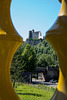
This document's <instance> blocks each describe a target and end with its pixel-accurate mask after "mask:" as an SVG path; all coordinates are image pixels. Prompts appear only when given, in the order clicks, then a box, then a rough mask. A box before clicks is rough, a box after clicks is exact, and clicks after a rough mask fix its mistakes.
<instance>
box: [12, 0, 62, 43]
mask: <svg viewBox="0 0 67 100" xmlns="http://www.w3.org/2000/svg"><path fill="white" fill-rule="evenodd" d="M60 7H61V4H60V3H59V1H58V0H12V3H11V18H12V22H13V25H14V27H15V29H16V30H17V32H18V33H19V34H20V35H21V36H22V37H23V40H24V41H25V40H26V38H28V33H29V31H30V30H32V29H34V30H35V31H41V33H42V36H45V33H46V31H47V30H48V29H49V28H50V27H51V26H52V24H53V23H54V22H55V20H56V18H57V16H58V14H59V11H60Z"/></svg>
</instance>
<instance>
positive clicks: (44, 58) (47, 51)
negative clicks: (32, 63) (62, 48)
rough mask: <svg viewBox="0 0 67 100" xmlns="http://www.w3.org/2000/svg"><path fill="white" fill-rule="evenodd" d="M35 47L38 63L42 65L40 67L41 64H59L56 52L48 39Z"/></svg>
mask: <svg viewBox="0 0 67 100" xmlns="http://www.w3.org/2000/svg"><path fill="white" fill-rule="evenodd" d="M34 48H35V51H36V55H37V59H38V62H37V65H40V66H39V67H41V65H42V67H46V66H47V65H48V66H57V65H58V64H59V63H58V59H57V56H56V53H55V51H54V49H53V48H52V47H51V45H50V44H49V43H48V42H47V40H43V41H42V42H41V43H39V44H38V45H37V46H34Z"/></svg>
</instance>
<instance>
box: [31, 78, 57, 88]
mask: <svg viewBox="0 0 67 100" xmlns="http://www.w3.org/2000/svg"><path fill="white" fill-rule="evenodd" d="M32 84H35V85H37V84H44V85H47V86H52V87H55V88H56V87H57V84H58V83H50V82H43V81H41V80H37V79H32Z"/></svg>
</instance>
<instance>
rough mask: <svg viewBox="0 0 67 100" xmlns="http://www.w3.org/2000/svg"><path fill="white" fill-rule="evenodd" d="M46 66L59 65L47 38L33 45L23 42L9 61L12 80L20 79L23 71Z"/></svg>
mask: <svg viewBox="0 0 67 100" xmlns="http://www.w3.org/2000/svg"><path fill="white" fill-rule="evenodd" d="M34 41H35V40H34ZM33 43H34V42H33ZM46 66H51V67H55V66H59V63H58V59H57V56H56V53H55V51H54V50H53V48H52V47H51V45H50V44H49V43H48V42H47V40H43V41H42V42H40V43H39V44H38V45H34V46H31V45H30V44H27V42H24V43H23V44H22V45H21V46H20V47H19V48H18V50H17V51H16V53H15V55H14V57H13V60H12V63H11V79H12V80H14V81H17V80H18V79H19V81H20V77H21V73H22V72H23V71H24V72H32V71H34V70H35V68H36V67H46Z"/></svg>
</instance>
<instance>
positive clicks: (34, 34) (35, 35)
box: [29, 30, 43, 39]
mask: <svg viewBox="0 0 67 100" xmlns="http://www.w3.org/2000/svg"><path fill="white" fill-rule="evenodd" d="M41 35H42V33H41V32H40V31H36V32H34V30H32V31H29V38H38V39H40V38H41V39H43V36H41Z"/></svg>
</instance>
